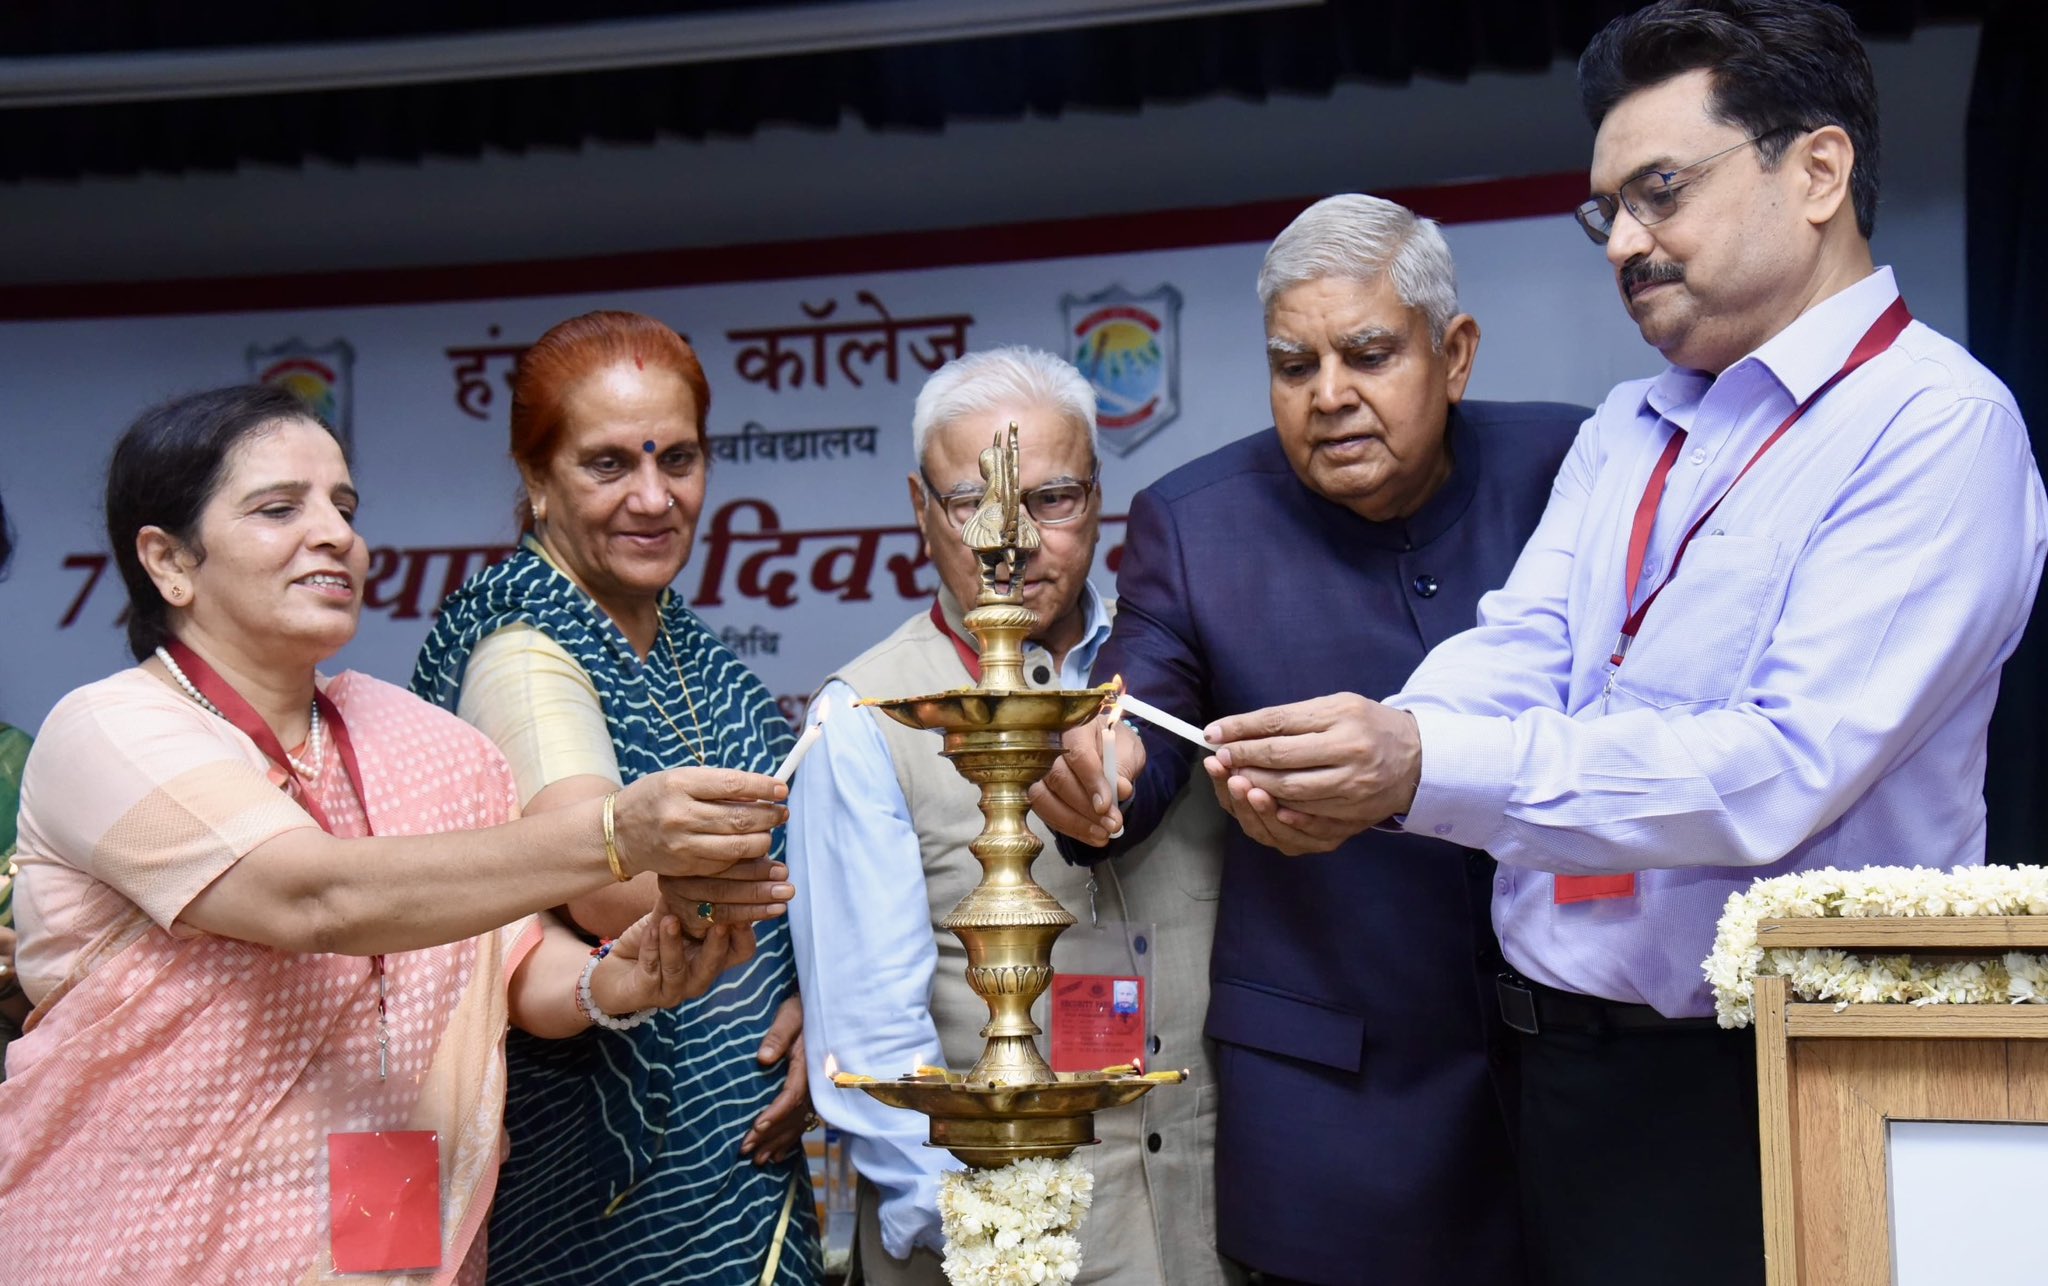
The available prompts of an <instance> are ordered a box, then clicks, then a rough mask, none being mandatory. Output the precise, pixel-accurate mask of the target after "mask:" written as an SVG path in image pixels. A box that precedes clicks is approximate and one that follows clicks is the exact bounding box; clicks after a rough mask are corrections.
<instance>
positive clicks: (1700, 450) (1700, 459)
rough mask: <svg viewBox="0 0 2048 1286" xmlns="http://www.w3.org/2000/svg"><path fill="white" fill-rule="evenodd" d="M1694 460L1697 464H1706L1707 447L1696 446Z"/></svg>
mask: <svg viewBox="0 0 2048 1286" xmlns="http://www.w3.org/2000/svg"><path fill="white" fill-rule="evenodd" d="M1692 462H1693V463H1694V464H1695V465H1701V464H1705V463H1706V462H1707V449H1706V448H1705V447H1694V448H1693V449H1692Z"/></svg>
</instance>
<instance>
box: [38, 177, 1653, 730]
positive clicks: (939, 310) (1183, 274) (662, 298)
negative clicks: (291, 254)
mask: <svg viewBox="0 0 2048 1286" xmlns="http://www.w3.org/2000/svg"><path fill="white" fill-rule="evenodd" d="M1446 232H1447V235H1448V237H1449V240H1450V244H1451V247H1452V250H1453V252H1454V254H1455V255H1456V257H1457V262H1458V270H1459V279H1460V286H1461V296H1462V303H1463V306H1464V307H1465V308H1466V309H1467V310H1468V311H1470V312H1472V313H1473V314H1474V315H1475V316H1477V317H1478V319H1479V322H1480V325H1481V328H1482V331H1483V342H1482V344H1481V347H1480V351H1479V357H1478V368H1477V374H1476V377H1475V379H1474V381H1473V384H1472V388H1471V395H1472V396H1475V397H1481V398H1498V399H1537V398H1544V399H1559V400H1568V401H1575V402H1582V403H1589V402H1593V401H1596V400H1597V399H1598V398H1599V397H1600V396H1601V395H1602V394H1603V393H1604V392H1605V390H1606V389H1607V388H1608V387H1609V386H1611V385H1612V384H1614V383H1615V382H1616V381H1617V380H1621V379H1626V378H1631V377H1634V376H1637V375H1641V374H1645V373H1648V372H1650V371H1653V370H1655V369H1657V367H1658V365H1659V362H1658V360H1657V358H1656V354H1655V353H1654V352H1652V351H1651V350H1650V349H1648V348H1647V347H1646V346H1644V344H1643V343H1642V341H1641V340H1640V338H1639V337H1638V336H1637V335H1636V332H1635V329H1634V327H1633V326H1632V325H1631V324H1630V323H1629V322H1628V320H1627V318H1626V317H1625V316H1624V315H1623V312H1622V309H1621V307H1620V304H1619V303H1618V302H1617V300H1616V297H1615V293H1614V287H1613V284H1612V277H1611V275H1610V272H1609V269H1608V267H1607V265H1606V264H1605V263H1604V261H1603V260H1602V259H1601V257H1600V255H1599V253H1598V252H1597V250H1596V249H1595V248H1594V247H1592V246H1590V245H1589V244H1588V243H1587V242H1586V240H1585V238H1584V236H1583V235H1582V234H1581V233H1580V231H1579V230H1578V228H1577V227H1576V226H1575V225H1574V223H1573V222H1572V220H1571V219H1570V218H1569V217H1568V216H1547V217H1542V218H1505V219H1493V220H1485V219H1481V220H1476V221H1469V222H1462V223H1458V224H1456V225H1453V226H1450V227H1448V228H1447V229H1446ZM1263 252H1264V245H1263V243H1239V244H1221V245H1209V246H1200V247H1196V248H1179V249H1165V250H1153V251H1137V252H1130V253H1117V254H1102V255H1075V256H1073V257H1068V258H1056V259H1042V258H1041V259H1036V260H1033V261H1029V262H990V263H983V264H967V265H956V266H947V267H937V268H929V269H922V270H913V271H890V272H883V273H874V274H854V275H840V276H820V277H810V278H803V279H771V280H763V281H753V282H731V283H724V284H716V285H700V286H689V285H682V286H674V287H665V288H660V289H646V290H633V291H609V292H606V293H602V294H587V295H569V296H563V295H554V296H549V297H545V298H517V297H508V298H503V299H491V300H475V299H471V300H464V301H461V302H450V303H428V304H408V305H395V306H383V307H349V308H308V309H305V310H302V311H301V310H293V311H279V310H274V309H273V310H267V311H259V312H245V313H219V312H208V313H196V314H195V315H191V316H171V317H164V316H151V317H132V318H115V319H93V320H82V321H17V322H9V323H0V431H4V435H5V441H6V448H7V449H6V450H5V452H4V453H0V496H4V497H5V501H6V505H7V510H8V513H9V515H10V517H11V521H12V525H13V528H14V531H15V535H16V537H17V552H16V556H15V560H14V567H13V569H12V572H11V574H10V576H9V577H8V579H7V580H6V581H5V582H4V583H0V605H4V618H5V626H4V628H0V658H4V663H0V718H4V719H6V720H7V721H9V722H13V723H17V724H20V725H23V726H25V727H29V728H33V727H35V726H36V725H37V724H39V723H40V722H41V720H42V718H43V716H44V715H45V714H46V713H47V711H48V709H49V707H50V706H51V704H52V703H53V702H54V701H55V700H56V699H57V698H58V697H59V696H61V695H62V694H63V693H64V692H66V691H68V690H69V689H71V688H73V687H75V686H77V685H79V684H81V683H85V682H89V681H91V680H93V679H95V678H98V677H100V676H102V675H105V674H107V673H109V672H111V671H113V670H115V669H118V668H120V667H121V666H122V665H123V664H125V663H126V650H125V646H124V642H123V636H122V633H121V631H120V630H119V629H118V628H117V626H118V622H119V620H120V617H121V614H122V610H123V607H124V596H123V593H122V589H121V585H120V580H119V577H118V575H117V574H115V573H114V572H113V570H112V566H111V562H110V559H109V557H108V555H107V552H106V549H105V537H104V535H103V532H102V527H101V514H100V506H101V489H102V486H103V469H104V466H105V461H106V458H107V454H108V452H109V450H110V449H111V446H112V444H113V442H114V439H115V438H116V437H117V436H118V435H119V434H120V432H121V431H122V430H123V429H124V428H125V427H126V426H127V425H128V424H129V423H130V422H132V421H133V420H134V418H135V417H136V415H137V414H138V413H139V412H140V411H141V410H142V409H143V408H144V407H146V406H148V405H150V404H151V403H154V402H156V401H159V400H161V399H163V398H166V397H169V396H172V395H175V394H179V393H183V392H189V391H193V390H196V389H201V388H206V387H211V386H215V385H220V384H227V383H234V382H240V381H246V380H249V379H251V378H270V379H275V380H280V381H282V382H285V383H288V384H290V385H292V386H293V387H295V388H297V389H299V390H300V391H301V392H302V393H305V394H307V395H309V396H310V397H313V398H315V399H316V400H323V404H324V406H325V407H326V409H328V410H329V411H330V413H331V414H332V415H333V416H334V418H335V419H336V421H337V423H338V424H339V426H340V427H342V428H343V429H344V430H345V431H346V433H347V435H348V437H349V439H350V442H351V448H352V452H353V457H354V467H355V476H356V483H357V486H358V487H359V489H360V490H361V492H362V495H363V507H362V511H361V515H360V518H359V526H360V528H361V530H362V533H363V536H364V537H365V539H367V540H368V541H369V543H370V545H371V547H372V550H373V552H372V555H371V561H370V579H369V582H368V585H367V592H366V595H365V610H364V612H363V618H362V628H361V631H360V633H359V635H358V637H357V639H356V641H355V642H354V643H353V644H352V645H351V646H350V647H349V648H348V649H347V651H346V652H345V653H344V654H343V655H342V656H341V657H340V658H339V659H338V660H337V661H336V662H335V663H334V665H333V667H330V668H340V667H342V666H349V667H353V668H357V669H361V670H365V671H368V672H370V673H372V674H375V675H378V676H381V677H384V678H387V679H391V680H394V681H398V682H404V681H405V680H406V679H407V678H408V677H409V676H410V674H411V671H412V665H413V657H414V653H415V652H416V650H417V649H418V647H419V644H420V642H421V640H422V639H423V638H424V637H425V635H426V631H427V629H428V627H429V625H430V624H431V623H432V620H433V617H434V613H435V610H436V608H437V607H438V605H439V604H440V602H441V601H442V599H443V598H444V597H445V596H446V595H447V594H448V593H449V592H450V591H451V590H453V589H454V588H455V587H457V586H458V585H460V584H461V583H462V581H463V580H464V578H465V577H467V576H469V575H470V574H472V573H473V572H475V571H477V570H478V569H479V568H481V567H483V566H485V565H487V564H488V563H489V561H490V560H492V559H495V558H498V557H501V556H503V555H504V554H505V553H506V552H507V551H508V550H509V548H510V547H511V543H512V541H513V539H514V526H513V506H514V498H515V494H516V490H517V475H516V474H515V472H514V470H513V468H512V466H511V464H510V461H509V459H508V457H507V454H506V448H507V436H506V422H505V414H506V407H507V404H508V402H509V400H510V399H509V395H508V393H507V388H506V377H507V374H508V372H509V371H510V369H511V366H512V363H513V361H514V359H515V358H516V357H517V355H518V353H519V352H520V350H521V349H522V348H523V347H524V345H526V344H527V343H529V342H530V341H532V340H533V339H534V338H535V337H537V336H538V335H539V334H540V333H541V332H542V331H544V330H546V329H547V328H548V327H549V326H551V325H553V324H554V323H555V322H557V321H560V320H562V319H563V318H565V317H569V316H571V315H573V314H576V313H580V312H583V311H585V310H588V309H591V308H598V307H609V308H628V309H635V310H639V311H642V312H646V313H650V314H652V315H654V316H656V317H659V318H661V319H663V320H664V321H666V322H668V323H669V324H670V325H672V326H674V327H675V328H676V329H677V330H678V331H680V332H682V333H683V334H685V335H686V336H688V337H689V339H690V341H691V343H692V344H693V345H694V346H695V347H696V349H697V352H698V354H699V355H700V357H701V358H702V360H703V363H704V368H705V371H706V374H707V375H708V377H709V379H710V383H711V390H712V397H711V408H710V430H711V434H712V457H713V464H712V468H711V474H710V496H709V498H708V500H707V502H706V504H705V509H704V515H703V518H702V521H701V523H700V525H699V528H698V532H697V542H696V547H695V552H694V553H693V554H692V556H691V560H690V563H689V565H688V566H687V567H686V568H685V569H684V571H683V574H682V576H681V578H680V579H679V580H678V582H677V590H678V592H680V593H682V594H683V595H684V596H685V597H686V598H687V600H688V602H689V603H690V605H691V606H692V607H693V608H694V609H695V610H696V611H697V612H698V613H700V614H701V615H702V616H703V617H704V618H705V619H706V620H707V621H708V622H709V623H710V624H711V626H712V627H713V629H714V630H716V631H718V632H719V633H721V635H722V636H723V637H724V638H725V639H726V641H727V642H728V643H729V644H730V645H731V646H732V647H733V649H734V650H735V651H736V652H738V653H739V654H740V656H741V657H742V658H743V659H745V660H746V661H747V662H748V663H749V664H750V665H752V666H753V667H754V669H755V671H756V672H757V673H759V674H760V675H761V677H762V678H763V679H764V680H765V681H766V682H767V684H768V686H769V688H770V689H771V690H772V691H774V692H775V693H777V694H778V696H779V697H780V699H781V701H782V703H783V708H784V709H785V711H787V712H789V713H791V714H792V715H796V714H799V713H800V712H801V710H802V708H803V704H804V701H805V698H806V695H807V694H808V693H809V692H810V691H811V689H812V687H813V686H814V685H815V684H816V683H817V682H818V681H819V679H820V678H821V677H822V676H823V675H824V674H826V673H827V672H828V671H830V670H831V669H832V668H833V667H835V666H837V665H839V664H840V663H842V662H844V661H846V660H847V659H848V658H850V657H851V656H852V655H854V654H856V653H858V652H859V651H861V650H862V649H863V648H865V647H866V646H867V645H868V644H870V643H872V642H873V641H875V640H877V639H879V638H880V637H881V636H882V635H883V634H885V633H887V632H888V631H889V630H890V629H892V628H893V627H894V626H895V625H897V624H898V623H899V622H901V621H902V620H903V619H904V618H905V617H907V616H908V615H910V614H911V613H913V612H915V611H918V610H921V608H922V606H923V604H924V603H925V602H926V601H927V600H928V598H929V596H930V595H931V593H932V592H933V590H934V588H935V586H936V578H935V576H934V574H933V572H932V571H931V569H930V567H929V566H928V565H927V564H926V562H925V559H924V556H923V552H922V550H921V549H920V547H919V542H918V539H917V535H916V532H915V529H914V528H913V527H912V525H911V512H910V507H909V505H910V502H909V496H908V488H907V485H906V482H905V478H906V477H907V475H908V474H909V473H910V471H911V469H912V467H913V462H912V460H911V458H910V457H911V451H910V410H911V404H912V402H913V400H914V399H915V397H916V395H917V390H918V388H919V386H920V385H921V384H922V383H923V381H924V379H925V377H926V376H927V375H928V374H929V373H930V372H931V371H932V370H934V369H936V368H937V367H938V366H939V365H940V364H942V363H943V362H944V361H945V360H946V359H948V358H949V357H952V356H956V355H958V354H959V353H960V352H962V351H963V350H974V349H981V348H987V347H991V346H993V345H997V344H1032V345H1037V346H1040V347H1044V348H1049V349H1052V350H1055V351H1058V352H1061V353H1064V354H1066V355H1067V356H1069V357H1071V358H1073V359H1074V360H1076V361H1077V363H1078V364H1080V365H1081V366H1082V367H1083V368H1084V369H1085V370H1086V371H1087V372H1088V373H1089V374H1090V375H1091V376H1092V378H1093V379H1094V382H1095V383H1096V385H1097V387H1098V389H1099V391H1100V393H1101V399H1102V407H1103V417H1102V422H1103V428H1104V432H1103V439H1104V448H1105V449H1104V451H1103V460H1102V472H1103V484H1104V514H1105V519H1104V532H1103V541H1102V546H1101V551H1100V554H1099V557H1100V559H1101V560H1102V563H1101V566H1099V567H1098V574H1099V577H1100V579H1099V581H1098V583H1099V584H1101V585H1103V586H1104V587H1105V588H1108V587H1109V585H1110V583H1111V573H1112V572H1113V569H1114V567H1115V565H1116V561H1117V559H1118V556H1119V553H1120V550H1121V541H1122V525H1123V519H1122V515H1123V514H1124V513H1125V511H1126V509H1127V507H1128V505H1129V502H1130V497H1131V495H1132V494H1133V493H1134V492H1135V491H1136V490H1138V489H1139V488H1141V487H1143V486H1144V485H1145V484H1147V483H1149V482H1151V481H1152V480H1154V479H1155V478H1157V477H1159V476H1160V475H1161V474H1162V473H1164V472H1166V471H1167V470H1169V469H1171V468H1173V467H1174V466H1176V465H1179V464H1182V463H1184V462H1186V461H1188V460H1190V459H1193V458H1194V457H1196V456H1198V455H1201V454H1203V453H1205V452H1207V451H1210V450H1212V449H1214V448H1216V447H1218V446H1221V445H1223V444H1224V443H1226V442H1229V441H1231V440H1232V439H1235V438H1237V437H1241V436H1243V435H1245V434H1247V433H1251V432H1255V431H1259V430H1261V429H1264V428H1265V427H1266V426H1267V425H1269V424H1270V422H1271V417H1270V413H1269V411H1268V407H1267V398H1266V371H1265V362H1264V355H1263V332H1262V328H1261V324H1260V322H1261V319H1260V315H1259V308H1258V304H1257V300H1256V297H1255V295H1254V293H1253V281H1254V278H1255V276H1256V273H1257V270H1258V266H1259V261H1260V258H1261V256H1262V254H1263ZM1001 253H1002V246H1001V245H1000V244H992V245H991V247H990V254H991V257H997V258H999V257H1000V256H1001ZM508 276H510V277H512V278H513V279H508V281H507V283H506V284H507V289H508V293H509V292H511V291H514V290H516V289H517V281H516V274H509V275H508Z"/></svg>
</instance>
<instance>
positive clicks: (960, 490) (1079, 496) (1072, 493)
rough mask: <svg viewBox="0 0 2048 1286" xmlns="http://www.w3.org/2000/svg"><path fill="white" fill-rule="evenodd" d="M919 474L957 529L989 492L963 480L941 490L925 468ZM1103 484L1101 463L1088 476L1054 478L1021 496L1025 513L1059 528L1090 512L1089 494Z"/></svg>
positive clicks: (931, 498) (930, 497) (1041, 523)
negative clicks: (943, 490) (954, 485)
mask: <svg viewBox="0 0 2048 1286" xmlns="http://www.w3.org/2000/svg"><path fill="white" fill-rule="evenodd" d="M917 476H918V477H919V478H920V479H922V480H923V482H924V497H925V499H926V500H929V501H933V502H935V503H936V504H937V505H938V506H939V512H941V513H943V514H945V515H946V521H947V522H949V523H951V524H952V525H953V529H954V530H955V531H958V530H960V529H962V528H964V527H966V526H967V520H968V519H969V518H972V517H973V516H974V511H975V510H977V509H979V508H981V500H982V497H983V496H985V495H987V494H988V492H987V490H986V489H985V488H982V487H977V486H975V485H974V484H973V483H963V484H962V485H960V486H958V487H955V488H954V489H953V490H951V491H947V492H944V493H941V492H940V491H939V489H938V488H937V487H936V486H934V485H932V478H931V475H930V474H928V473H926V472H925V471H924V470H923V469H922V468H919V469H918V471H917ZM1101 483H1102V466H1101V465H1100V464H1098V465H1096V466H1095V470H1094V472H1092V473H1090V474H1089V475H1088V476H1087V477H1086V478H1054V479H1053V480H1052V481H1050V482H1048V483H1045V484H1043V485H1042V486H1036V487H1033V488H1032V489H1031V490H1029V491H1027V492H1025V493H1024V494H1023V496H1022V497H1021V499H1022V500H1023V502H1024V512H1025V513H1028V514H1030V515H1031V521H1033V522H1035V523H1037V524H1038V525H1039V526H1041V527H1058V526H1061V525H1063V524H1066V523H1070V522H1072V521H1074V519H1076V518H1079V517H1080V516H1081V515H1082V514H1084V513H1086V512H1088V497H1089V496H1091V495H1093V494H1094V493H1095V489H1096V487H1098V486H1100V485H1101Z"/></svg>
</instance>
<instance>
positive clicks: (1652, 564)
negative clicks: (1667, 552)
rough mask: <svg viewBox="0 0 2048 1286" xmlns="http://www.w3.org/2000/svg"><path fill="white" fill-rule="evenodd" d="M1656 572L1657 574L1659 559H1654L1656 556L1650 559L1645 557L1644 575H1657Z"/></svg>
mask: <svg viewBox="0 0 2048 1286" xmlns="http://www.w3.org/2000/svg"><path fill="white" fill-rule="evenodd" d="M1656 574H1657V560H1656V559H1654V558H1650V559H1645V560H1644V562H1643V575H1644V576H1655V575H1656Z"/></svg>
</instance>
